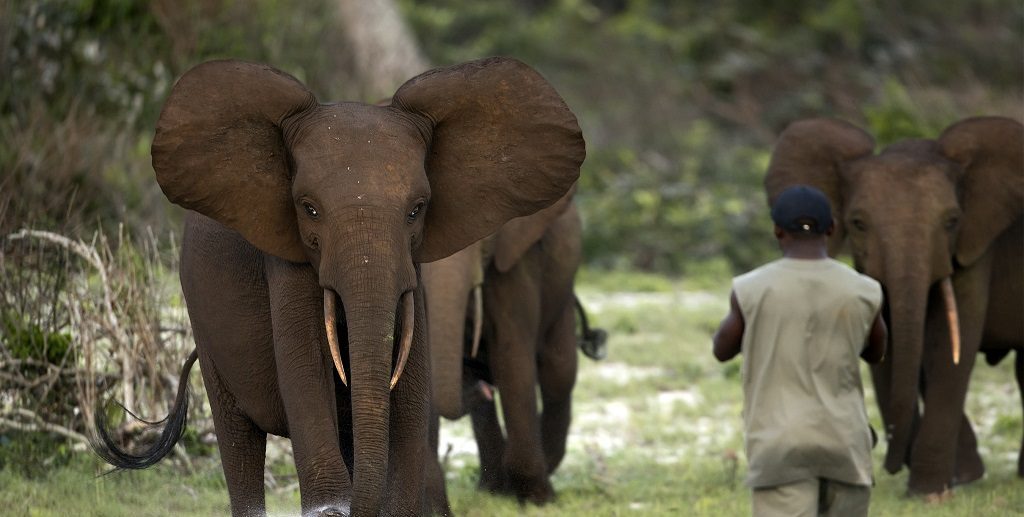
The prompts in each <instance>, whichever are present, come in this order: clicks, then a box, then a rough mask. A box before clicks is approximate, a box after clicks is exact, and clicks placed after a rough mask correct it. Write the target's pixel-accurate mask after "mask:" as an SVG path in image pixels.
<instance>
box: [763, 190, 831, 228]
mask: <svg viewBox="0 0 1024 517" xmlns="http://www.w3.org/2000/svg"><path fill="white" fill-rule="evenodd" d="M772 221H774V222H775V224H776V225H778V226H779V228H782V229H783V230H785V231H786V232H789V233H818V234H824V233H825V232H826V231H828V228H829V227H830V226H832V205H831V204H830V203H829V202H828V197H826V196H825V194H824V193H822V192H821V191H820V190H818V189H816V188H814V187H811V186H808V185H795V186H792V187H789V188H787V189H786V190H783V191H782V193H781V194H779V197H777V198H775V203H773V204H772Z"/></svg>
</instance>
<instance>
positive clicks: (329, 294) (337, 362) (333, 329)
mask: <svg viewBox="0 0 1024 517" xmlns="http://www.w3.org/2000/svg"><path fill="white" fill-rule="evenodd" d="M334 296H335V295H334V292H333V291H331V290H330V289H324V328H325V329H326V330H327V345H328V347H329V348H330V349H331V359H334V368H335V369H336V370H338V376H339V377H341V383H342V384H344V385H345V386H348V378H347V377H345V361H343V360H342V359H341V349H340V348H339V347H338V324H337V315H336V312H335V307H334Z"/></svg>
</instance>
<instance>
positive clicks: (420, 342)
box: [381, 288, 451, 515]
mask: <svg viewBox="0 0 1024 517" xmlns="http://www.w3.org/2000/svg"><path fill="white" fill-rule="evenodd" d="M415 306H416V307H417V310H416V324H415V329H414V332H413V342H412V348H411V349H410V350H409V359H408V362H407V363H406V366H405V370H404V373H402V377H401V378H400V380H399V381H398V384H396V385H395V388H394V389H393V390H392V391H391V413H390V415H389V418H390V431H389V433H388V476H387V489H386V492H385V500H384V502H383V509H382V510H381V514H382V515H423V514H428V513H429V511H430V507H429V504H430V503H431V501H428V499H427V476H428V469H429V468H430V467H428V465H437V448H436V446H435V447H434V449H430V447H429V442H430V439H429V435H430V429H429V427H430V426H429V424H430V420H431V411H430V375H429V374H430V350H429V348H428V345H427V337H426V336H427V325H426V320H425V316H424V315H425V312H424V311H423V309H422V307H425V304H424V302H423V289H422V288H419V289H417V290H416V300H415ZM437 468H440V466H439V465H438V466H437ZM439 480H440V482H441V485H440V487H439V488H440V494H431V495H432V496H436V497H438V498H440V499H443V500H444V501H445V503H444V508H443V511H444V514H448V513H451V510H450V509H449V508H447V496H446V495H445V492H444V478H443V477H441V478H439Z"/></svg>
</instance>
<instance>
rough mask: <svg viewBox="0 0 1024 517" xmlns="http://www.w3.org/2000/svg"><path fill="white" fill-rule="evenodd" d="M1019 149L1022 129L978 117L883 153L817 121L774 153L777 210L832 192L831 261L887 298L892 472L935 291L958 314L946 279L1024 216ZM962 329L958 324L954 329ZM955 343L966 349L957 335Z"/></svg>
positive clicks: (1023, 164)
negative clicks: (814, 193)
mask: <svg viewBox="0 0 1024 517" xmlns="http://www.w3.org/2000/svg"><path fill="white" fill-rule="evenodd" d="M1022 142H1024V127H1022V126H1021V124H1020V123H1018V122H1016V121H1013V120H1010V119H1006V118H999V117H979V118H970V119H965V120H963V121H960V122H958V123H956V124H954V125H952V126H950V127H949V128H947V129H946V130H945V131H944V132H943V133H942V135H941V136H940V137H939V138H938V139H936V140H908V141H904V142H900V143H897V144H894V145H892V146H889V147H888V148H886V149H885V150H884V151H883V152H882V153H880V154H878V155H875V154H874V153H873V148H874V141H873V139H872V138H871V136H870V135H868V134H867V133H865V132H864V131H862V130H861V129H859V128H857V127H855V126H853V125H851V124H848V123H846V122H843V121H839V120H834V119H811V120H802V121H798V122H795V123H793V124H791V125H790V126H789V127H787V128H786V129H785V131H783V133H782V134H781V135H780V137H779V140H778V143H777V144H776V147H775V149H774V151H773V154H772V159H771V163H770V165H769V170H768V174H767V176H766V178H765V188H766V190H767V194H768V198H769V202H771V201H772V200H774V199H775V196H777V195H778V194H779V193H780V192H782V190H783V189H785V188H786V187H788V186H790V185H793V184H798V183H803V184H809V185H813V186H815V187H817V188H819V189H820V190H822V191H823V192H825V193H826V194H827V195H828V196H829V198H830V199H831V202H832V209H833V219H834V221H835V225H836V230H835V232H834V234H833V236H832V237H831V241H830V243H829V249H830V252H831V253H832V254H836V253H838V251H839V250H840V248H841V247H843V246H844V245H848V246H849V250H850V251H851V253H852V255H853V259H854V262H855V265H856V268H857V269H858V270H859V271H861V272H864V273H866V274H868V275H870V276H871V277H873V278H875V279H877V280H879V281H880V282H881V283H882V285H883V286H884V287H885V289H886V293H887V297H888V304H889V315H890V318H891V322H890V331H891V332H890V338H891V341H890V343H891V345H890V353H889V357H887V358H886V361H891V368H892V378H891V382H892V387H891V392H890V393H889V394H888V395H887V396H888V398H889V400H888V402H887V403H882V404H881V405H882V410H883V416H884V417H885V420H886V423H887V434H888V435H889V449H888V452H887V456H886V461H885V467H886V469H887V470H889V471H890V472H896V471H898V470H899V469H900V468H901V467H902V464H903V462H904V460H905V458H906V457H907V452H908V450H909V449H908V447H909V445H910V441H911V439H912V436H911V435H912V430H911V428H912V421H913V418H914V415H915V414H916V412H917V400H918V394H919V391H918V389H919V383H920V381H921V379H920V377H919V376H920V371H921V367H922V357H923V341H924V327H925V319H926V308H927V304H928V296H929V291H930V289H931V288H932V286H933V285H936V284H939V285H940V286H941V287H942V288H943V289H942V290H944V291H946V294H948V296H946V297H945V299H946V301H947V306H948V307H947V308H948V309H949V312H950V313H951V314H953V315H955V300H954V297H953V295H952V288H951V285H952V284H951V283H950V282H948V279H949V278H950V276H951V275H953V274H954V273H955V271H958V270H962V269H965V268H970V267H972V265H973V264H975V263H976V262H977V261H978V260H979V258H980V257H982V256H983V255H984V254H985V253H986V250H988V249H989V247H990V246H991V245H992V243H993V241H994V240H995V239H996V237H998V236H999V235H1000V234H1001V233H1003V232H1004V231H1006V230H1007V229H1008V227H1010V225H1011V224H1013V223H1014V222H1015V221H1016V220H1018V219H1019V218H1020V217H1021V215H1022V214H1024V176H1022V170H1024V160H1022V150H1024V144H1022ZM956 324H957V323H956V318H955V317H952V318H950V327H951V328H952V329H955V328H956V327H955V325H956ZM950 335H951V337H952V338H953V341H954V342H958V340H959V334H958V331H956V330H953V331H952V332H950ZM974 351H976V350H974ZM970 352H971V350H968V353H970ZM955 353H956V352H954V354H955ZM947 357H948V356H947ZM953 360H954V361H956V360H957V358H956V357H954V358H953ZM882 396H883V394H879V401H880V403H881V402H882Z"/></svg>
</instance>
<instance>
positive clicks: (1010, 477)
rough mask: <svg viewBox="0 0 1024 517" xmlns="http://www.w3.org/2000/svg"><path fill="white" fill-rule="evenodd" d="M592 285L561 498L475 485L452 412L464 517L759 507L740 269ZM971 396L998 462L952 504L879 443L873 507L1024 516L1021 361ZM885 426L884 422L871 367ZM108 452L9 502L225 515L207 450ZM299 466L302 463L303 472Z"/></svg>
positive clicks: (5, 490) (455, 500) (112, 512)
mask: <svg viewBox="0 0 1024 517" xmlns="http://www.w3.org/2000/svg"><path fill="white" fill-rule="evenodd" d="M582 280H583V281H582V282H581V286H580V289H579V291H580V295H581V297H582V299H583V301H584V303H585V304H586V306H587V309H588V311H589V312H590V314H591V319H592V321H593V324H594V325H595V326H600V327H603V328H606V329H607V330H608V331H609V333H610V338H609V355H608V358H607V359H606V360H604V361H602V362H593V361H590V360H589V359H586V358H584V357H583V356H582V355H581V359H580V374H579V379H578V382H577V385H576V391H575V398H574V400H575V404H574V421H573V427H572V434H571V436H570V440H569V449H568V453H567V455H566V459H565V461H564V462H563V464H562V465H561V466H560V467H559V469H558V470H557V471H556V472H555V474H554V476H553V478H552V482H553V483H554V486H555V489H556V490H557V492H558V500H557V501H556V502H554V503H553V504H551V505H548V506H545V507H542V508H538V507H520V506H519V505H518V504H516V503H515V502H514V501H512V500H509V499H506V498H499V497H493V496H490V495H487V494H484V493H481V492H478V491H477V490H476V489H475V484H476V478H477V469H478V467H477V460H476V455H475V449H474V445H473V442H472V433H471V431H470V427H469V423H468V421H459V422H454V423H451V422H445V424H444V426H443V427H444V429H443V434H442V443H441V448H442V451H445V450H447V447H448V446H449V445H451V447H452V448H451V450H450V452H449V454H448V456H447V465H448V495H449V498H450V500H451V504H452V507H453V509H454V511H455V512H456V513H457V514H458V515H463V516H519V515H527V516H562V515H583V516H588V517H597V516H620V515H644V516H647V515H666V516H668V515H693V516H723V515H749V512H750V495H749V492H748V489H747V488H746V487H745V486H744V485H743V477H744V475H745V472H746V471H745V469H746V464H745V459H744V457H743V436H742V428H741V421H740V410H741V407H742V395H741V392H740V379H739V364H740V363H739V360H734V361H732V362H729V363H726V364H719V363H718V362H717V361H715V360H714V358H713V357H712V356H711V352H710V347H711V345H710V335H711V333H712V332H713V330H714V328H715V327H716V325H717V323H718V321H719V319H720V318H721V316H722V315H723V314H724V312H725V310H726V306H727V301H726V296H727V293H728V285H729V284H728V280H723V281H721V282H719V283H718V284H717V285H716V284H715V283H712V282H704V287H702V289H700V290H698V289H695V288H694V287H692V284H690V283H688V282H682V281H678V280H667V279H665V278H660V277H651V276H647V275H630V274H617V275H615V276H612V277H610V278H604V277H602V276H601V275H599V274H597V273H596V272H588V273H585V274H584V275H583V277H582ZM1011 359H1012V358H1011ZM979 363H980V364H979V365H978V366H977V367H976V369H975V375H974V379H973V381H972V391H971V393H970V395H969V397H968V409H967V413H968V415H969V416H970V417H971V418H972V421H974V422H975V426H976V431H977V434H978V438H979V442H980V444H981V447H982V455H983V458H984V459H985V462H986V466H987V468H988V473H987V475H986V477H985V478H984V479H982V480H981V481H979V482H976V483H974V484H972V485H969V486H965V487H958V488H957V489H956V490H955V492H954V495H953V498H952V499H951V500H949V501H948V502H945V503H942V504H928V503H925V502H924V501H922V500H920V499H908V498H906V497H904V495H903V493H904V490H905V485H906V472H902V473H900V474H898V475H896V476H891V475H889V474H887V473H885V472H884V471H883V470H882V469H881V467H880V465H881V462H882V457H883V454H884V450H885V444H884V443H882V444H880V445H879V446H878V447H877V448H876V450H875V451H874V454H875V472H876V479H877V486H876V488H875V489H874V491H873V494H872V507H871V515H876V516H903V515H928V516H930V517H931V516H949V517H952V516H958V517H959V516H966V515H972V516H973V515H979V516H980V515H984V516H990V515H1024V480H1020V479H1018V478H1017V477H1016V458H1017V451H1018V448H1019V447H1020V439H1021V414H1020V412H1021V402H1020V398H1019V395H1018V393H1017V386H1016V383H1015V381H1014V378H1013V368H1012V361H1009V360H1005V361H1003V364H1001V365H999V366H997V367H989V366H987V365H986V364H984V362H983V361H979ZM864 379H865V381H864V382H865V387H866V389H867V392H868V393H867V395H868V398H869V403H868V409H869V414H870V417H871V419H872V423H873V424H874V426H875V427H876V429H878V428H880V427H881V426H880V419H879V417H878V412H877V409H876V407H875V405H874V401H873V395H872V394H871V389H870V379H869V378H868V376H867V373H866V371H865V376H864ZM101 470H102V467H101V466H100V465H99V463H98V462H97V461H95V460H93V459H92V458H88V457H85V456H84V455H82V457H80V458H76V459H75V460H74V461H72V462H71V464H70V465H68V466H64V467H59V468H55V469H53V470H52V471H49V472H48V473H47V474H45V475H42V476H36V477H33V478H31V479H29V478H23V477H21V476H19V475H17V474H13V473H12V472H11V471H0V508H2V510H0V513H2V514H5V515H7V514H10V515H63V514H66V513H68V511H69V510H74V512H75V514H77V515H96V516H100V515H102V516H119V515H125V516H127V515H222V514H226V513H227V493H226V490H225V488H224V481H223V478H222V476H221V474H220V470H219V466H218V465H217V463H216V461H215V460H206V461H197V462H196V466H195V469H194V472H193V473H192V474H188V475H180V474H178V473H176V472H175V471H174V469H173V468H171V467H170V466H169V465H163V464H161V465H158V466H156V467H154V468H152V469H150V470H149V471H143V472H126V473H121V474H115V475H111V476H105V477H100V478H96V477H94V476H95V474H96V473H97V472H99V471H101ZM271 470H272V471H273V472H274V475H275V476H276V477H277V478H278V480H279V485H288V484H289V483H293V481H294V479H293V478H291V477H289V476H291V475H293V473H294V470H293V469H292V468H291V466H290V465H289V464H288V462H284V461H282V462H278V463H276V464H274V465H273V466H272V469H271ZM290 473H292V474H290ZM268 506H269V507H270V511H271V513H272V514H275V515H295V514H297V512H298V507H299V502H298V492H297V490H296V489H294V488H291V487H285V488H278V489H275V490H271V491H269V493H268Z"/></svg>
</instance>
